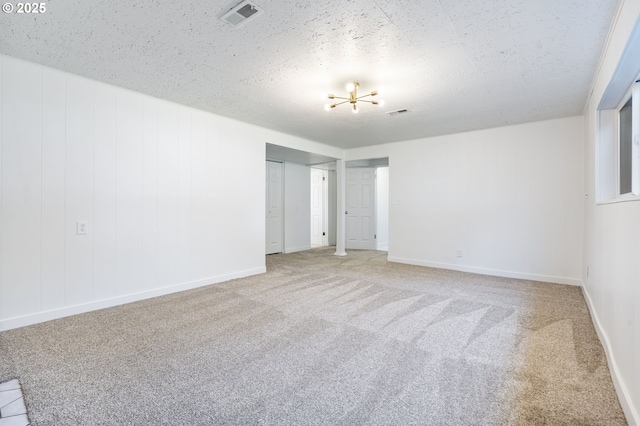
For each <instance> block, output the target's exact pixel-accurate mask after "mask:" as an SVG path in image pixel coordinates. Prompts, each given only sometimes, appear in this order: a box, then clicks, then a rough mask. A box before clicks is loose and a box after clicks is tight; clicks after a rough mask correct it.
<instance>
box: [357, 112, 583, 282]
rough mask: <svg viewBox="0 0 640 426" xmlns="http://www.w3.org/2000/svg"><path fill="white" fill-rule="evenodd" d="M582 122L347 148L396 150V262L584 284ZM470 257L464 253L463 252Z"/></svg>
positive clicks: (392, 227) (392, 255) (361, 154)
mask: <svg viewBox="0 0 640 426" xmlns="http://www.w3.org/2000/svg"><path fill="white" fill-rule="evenodd" d="M582 141H583V120H582V118H581V117H571V118H565V119H559V120H550V121H544V122H537V123H528V124H522V125H518V126H509V127H501V128H496V129H488V130H481V131H476V132H469V133H461V134H454V135H448V136H440V137H433V138H426V139H420V140H414V141H407V142H400V143H393V144H387V145H383V146H378V147H373V149H371V150H368V151H364V150H361V149H356V150H350V151H347V153H346V159H347V160H356V159H359V158H370V157H372V156H376V157H387V156H388V157H389V170H390V175H391V176H392V178H391V180H390V193H389V198H390V202H389V204H390V205H389V210H390V211H389V215H390V219H389V233H390V237H389V239H390V246H389V260H392V261H396V262H404V263H412V264H418V265H426V266H435V267H442V268H448V269H458V270H465V271H470V272H479V273H485V274H492V275H499V276H509V277H517V278H527V279H535V280H541V281H549V282H557V283H567V284H576V285H578V284H580V276H581V270H582V223H583V214H582V198H583V197H584V191H583V149H582ZM458 249H460V250H462V251H463V257H457V250H458Z"/></svg>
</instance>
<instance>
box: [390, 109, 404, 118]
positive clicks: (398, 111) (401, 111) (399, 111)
mask: <svg viewBox="0 0 640 426" xmlns="http://www.w3.org/2000/svg"><path fill="white" fill-rule="evenodd" d="M407 112H409V110H408V109H406V108H403V109H399V110H397V111H387V114H388V115H389V117H395V116H396V115H400V114H406V113H407Z"/></svg>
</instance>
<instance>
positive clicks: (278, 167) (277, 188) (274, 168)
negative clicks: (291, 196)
mask: <svg viewBox="0 0 640 426" xmlns="http://www.w3.org/2000/svg"><path fill="white" fill-rule="evenodd" d="M266 171H267V176H266V181H267V188H266V190H267V193H266V197H265V199H266V214H265V218H266V234H267V235H266V247H265V252H266V254H273V253H282V163H277V162H275V161H267V168H266Z"/></svg>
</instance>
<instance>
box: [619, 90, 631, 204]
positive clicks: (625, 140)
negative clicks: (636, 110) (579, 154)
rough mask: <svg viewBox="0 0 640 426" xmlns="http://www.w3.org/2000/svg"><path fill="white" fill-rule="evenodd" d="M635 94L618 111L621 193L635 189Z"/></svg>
mask: <svg viewBox="0 0 640 426" xmlns="http://www.w3.org/2000/svg"><path fill="white" fill-rule="evenodd" d="M632 126H633V95H632V96H630V97H629V98H628V99H627V101H626V102H625V103H624V105H623V106H622V108H620V110H619V111H618V147H619V148H618V161H619V163H618V164H619V167H618V170H619V190H620V192H619V193H620V195H624V194H630V193H632V192H634V191H633V185H632V182H633V163H634V161H633V127H632Z"/></svg>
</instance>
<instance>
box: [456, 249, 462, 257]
mask: <svg viewBox="0 0 640 426" xmlns="http://www.w3.org/2000/svg"><path fill="white" fill-rule="evenodd" d="M456 253H457V255H458V257H462V249H458V250H457V252H456Z"/></svg>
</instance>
